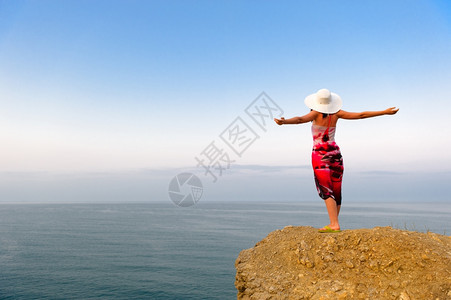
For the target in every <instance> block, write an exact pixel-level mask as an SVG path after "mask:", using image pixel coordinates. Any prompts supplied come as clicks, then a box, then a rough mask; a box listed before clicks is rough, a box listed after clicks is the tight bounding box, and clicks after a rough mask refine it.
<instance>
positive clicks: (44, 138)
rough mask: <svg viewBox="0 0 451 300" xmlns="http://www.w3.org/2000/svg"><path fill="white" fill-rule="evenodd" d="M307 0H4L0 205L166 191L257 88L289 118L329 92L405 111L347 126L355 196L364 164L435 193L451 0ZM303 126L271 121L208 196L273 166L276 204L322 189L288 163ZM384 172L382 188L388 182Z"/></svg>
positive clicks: (301, 140)
mask: <svg viewBox="0 0 451 300" xmlns="http://www.w3.org/2000/svg"><path fill="white" fill-rule="evenodd" d="M312 2H313V1H1V0H0V105H1V109H0V127H1V129H0V142H1V144H2V147H1V150H0V154H1V155H0V172H1V176H2V178H4V180H3V182H4V183H2V185H3V188H2V191H3V192H2V194H0V198H2V199H1V201H15V200H17V201H19V200H20V201H33V199H35V198H39V197H37V196H36V195H41V196H40V198H39V199H40V201H45V200H49V199H51V200H52V201H57V200H56V198H57V197H58V196H57V195H58V193H63V191H66V192H67V191H70V193H69V194H73V195H77V196H74V197H78V198H83V197H88V198H89V195H90V193H89V191H94V190H95V191H97V192H92V195H94V194H95V195H96V196H95V197H96V199H98V200H104V201H107V200H108V199H111V197H112V194H111V188H110V187H111V185H112V184H113V185H115V186H116V190H117V191H116V192H115V193H114V194H115V195H124V197H125V195H128V194H127V193H128V191H129V190H130V189H133V190H134V193H135V194H136V195H135V194H134V195H135V196H134V197H136V198H139V199H146V198H161V197H163V195H164V194H165V192H166V190H167V183H168V181H169V180H170V179H171V178H172V177H173V176H174V175H175V174H177V172H179V171H180V172H182V171H184V170H190V168H191V170H193V168H194V167H195V165H196V161H195V160H194V157H195V156H196V155H198V154H199V153H200V152H201V151H202V150H203V149H204V148H205V147H206V146H207V145H208V144H209V143H210V142H211V141H212V140H215V139H217V138H218V135H219V134H220V133H221V132H222V131H223V130H224V129H225V128H226V127H227V126H228V125H229V124H230V123H231V122H232V121H233V120H234V119H235V118H236V117H237V116H243V115H244V113H243V112H244V109H245V108H246V107H247V106H248V105H249V103H251V102H252V101H253V100H254V99H255V98H256V97H257V96H258V95H260V93H261V92H263V91H264V92H266V93H267V94H268V95H269V96H270V97H271V98H272V99H273V100H274V101H275V102H276V103H277V104H278V105H279V106H280V107H281V108H283V110H284V116H285V117H291V116H295V115H302V114H305V113H307V112H308V109H307V108H306V107H305V105H304V103H303V99H304V97H305V96H307V95H308V94H311V93H313V92H315V91H316V90H318V89H320V88H328V89H330V90H332V91H334V92H336V93H338V94H339V95H341V97H342V99H343V101H344V106H343V109H345V110H348V111H362V110H380V109H385V108H387V107H390V106H397V107H400V108H401V110H400V112H399V114H397V115H396V116H392V117H388V116H384V117H380V118H375V119H369V120H362V121H343V122H341V123H340V124H339V125H338V131H337V135H336V140H337V142H338V144H339V145H340V147H341V148H342V151H343V155H344V159H345V168H346V171H345V172H346V173H345V176H347V177H348V178H349V181H350V182H349V184H348V186H349V188H348V189H349V193H350V194H352V191H354V190H356V189H357V186H356V184H357V183H355V182H356V181H353V180H351V178H353V176H354V177H356V178H362V176H360V175H359V174H366V175H365V176H369V177H371V176H380V174H392V175H393V174H398V175H396V176H401V175H399V174H403V175H402V176H401V177H399V178H397V179H396V180H395V181H396V182H399V184H398V185H397V186H402V187H404V186H405V187H406V189H408V187H409V184H408V183H409V182H412V181H414V182H423V183H425V182H428V183H429V182H430V184H422V185H418V184H417V186H418V189H420V187H419V186H421V193H424V194H428V195H430V194H431V192H432V190H433V189H436V188H439V187H440V185H438V184H437V183H436V182H442V181H443V182H447V181H448V182H449V179H451V175H450V174H451V152H449V151H447V149H449V148H450V147H451V139H450V133H451V132H450V129H449V124H448V117H447V112H448V111H450V109H451V104H450V103H451V90H450V88H449V86H450V84H449V83H450V82H451V71H450V70H451V55H450V54H449V53H451V5H450V4H449V3H448V2H447V1H414V2H409V3H407V2H406V1H315V2H313V3H312ZM309 127H310V126H309V125H308V124H306V125H302V126H291V127H288V126H286V127H285V126H282V127H278V126H276V125H275V124H274V126H272V127H268V130H267V132H265V133H264V134H261V137H260V139H259V140H258V141H257V142H256V143H255V144H253V145H252V146H251V147H249V149H248V150H247V151H246V153H245V154H244V155H243V156H242V157H240V158H237V159H236V166H235V167H234V166H233V165H232V166H231V169H230V170H228V172H226V173H224V177H223V178H221V180H219V181H218V182H217V183H215V184H214V185H212V186H211V187H210V188H209V189H210V191H215V192H214V193H213V192H211V195H213V196H211V197H210V198H218V197H219V196H218V195H219V194H221V193H222V195H223V194H224V193H225V192H224V191H226V190H228V189H229V190H230V189H234V190H236V191H241V190H243V191H244V190H248V189H249V188H248V187H249V186H252V184H251V182H253V181H255V180H257V181H255V182H256V183H255V185H256V186H258V185H267V181H265V180H270V179H265V178H266V177H265V176H266V175H264V174H266V173H264V170H265V168H269V167H271V166H273V167H274V166H278V167H280V169H278V170H279V171H278V173H277V172H276V173H275V174H274V176H277V177H278V178H280V179H279V180H273V181H271V180H270V181H271V182H272V184H274V188H273V189H272V191H282V194H283V193H285V194H283V195H285V196H284V197H282V198H290V197H291V198H292V197H296V195H297V194H299V193H304V192H305V193H307V189H309V191H308V193H312V191H311V190H312V189H314V186H313V180H312V179H311V178H310V177H311V174H310V173H308V172H309V171H308V169H305V170H306V171H305V172H304V171H302V172H301V171H299V172H297V173H296V172H294V173H293V170H292V169H291V168H290V167H292V166H299V167H301V169H302V168H304V167H306V166H308V165H309V163H310V151H311V136H310V128H309ZM250 165H251V166H259V168H257V169H258V171H255V168H254V169H253V167H249V168H246V167H243V166H250ZM240 166H241V167H240ZM284 167H285V168H284ZM234 168H235V169H234ZM194 169H196V168H194ZM197 169H199V168H197ZM250 169H252V172H251V173H249V172H248V171H249V170H250ZM246 170H247V171H246ZM302 170H304V169H302ZM198 172H200V175H202V170H198ZM384 172H385V173H384ZM11 174H13V175H11ZM57 174H64V176H59V175H57ZM99 174H102V175H99ZM131 174H133V175H131ZM249 174H251V175H249ZM371 174H373V175H371ZM202 176H203V175H202ZM412 176H413V177H415V178H416V179H415V180H413V179H412ZM435 177H437V178H438V179H437V180H435V181H434V180H432V178H435ZM74 178H75V179H74ZM132 178H134V179H133V180H132ZM256 178H257V179H256ZM258 178H260V179H258ZM293 178H294V179H293ZM385 178H386V182H385V183H384V182H382V181H381V182H379V183H378V185H377V188H378V189H379V188H380V189H384V187H387V186H388V184H389V183H390V184H392V185H393V181H394V180H393V179H387V178H389V175H387V176H386V177H385ZM203 180H204V181H205V182H206V183H205V184H208V183H207V182H208V181H209V179H208V178H207V177H205V178H203ZM259 180H260V181H259ZM297 180H298V181H297ZM302 180H306V184H305V188H304V185H302V189H300V187H299V186H298V187H293V186H294V185H296V182H300V181H302ZM345 180H346V179H345ZM61 181H62V182H61ZM149 181H152V184H150V187H148V186H147V185H146V182H149ZM5 182H8V183H5ZM42 182H45V184H40V183H42ZM80 182H85V184H79V183H80ZM130 182H132V183H130ZM138 182H139V184H138ZM276 182H278V183H277V184H276ZM345 182H346V181H345ZM288 183H291V185H290V184H288ZM362 184H363V186H364V187H366V186H367V187H368V190H370V189H374V188H375V187H374V186H373V185H372V183H371V180H368V182H366V181H363V182H362V183H361V184H359V187H361V186H362ZM423 185H424V186H423ZM56 186H58V187H65V188H64V189H63V190H61V189H60V188H56ZM290 186H291V188H290ZM38 187H39V188H38ZM441 188H443V186H442V187H441ZM253 189H254V190H255V191H257V190H258V187H254V188H253ZM398 189H399V188H398ZM80 190H87V191H88V192H83V193H84V194H83V193H81V194H80ZM107 190H109V191H107ZM251 190H252V189H251ZM400 191H403V190H402V189H401V190H400ZM313 193H314V190H313ZM399 193H400V194H402V193H401V192H399ZM421 193H420V191H419V190H418V191H415V192H412V196H414V195H419V194H421ZM266 194H268V193H266ZM407 194H408V193H407ZM407 194H406V195H407ZM42 195H44V196H42ZM45 195H46V196H45ZM153 195H158V196H153ZM240 195H244V194H239V193H237V195H235V194H234V196H233V197H239V196H240ZM246 195H247V194H246ZM251 195H252V193H251ZM254 195H255V197H254V198H258V197H259V196H258V195H260V194H258V193H257V192H256V193H255V194H254ZM313 196H314V195H312V197H313ZM248 197H253V196H248ZM437 197H439V198H440V197H443V196H442V195H437ZM446 197H448V198H446ZM355 198H358V196H355ZM406 198H408V197H407V196H406ZM69 200H70V199H69ZM72 200H74V199H72ZM434 200H442V201H443V200H446V201H447V200H449V196H445V199H443V198H442V199H434Z"/></svg>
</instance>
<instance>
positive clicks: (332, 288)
mask: <svg viewBox="0 0 451 300" xmlns="http://www.w3.org/2000/svg"><path fill="white" fill-rule="evenodd" d="M235 267H236V270H237V271H236V278H235V286H236V288H237V290H238V294H237V297H238V299H259V300H260V299H371V300H373V299H384V300H386V299H402V300H409V299H410V300H413V299H451V237H449V236H444V235H440V234H436V233H431V232H429V233H420V232H412V231H406V230H398V229H393V228H391V227H375V228H373V229H357V230H344V231H342V232H340V233H318V231H317V229H315V228H312V227H293V226H287V227H285V228H284V229H282V230H275V231H273V232H271V233H270V234H269V235H268V236H267V237H266V238H264V239H263V240H261V241H260V242H258V243H257V244H256V245H255V246H254V247H253V248H250V249H246V250H243V251H241V252H240V254H239V256H238V258H237V259H236V262H235Z"/></svg>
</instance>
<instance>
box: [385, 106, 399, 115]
mask: <svg viewBox="0 0 451 300" xmlns="http://www.w3.org/2000/svg"><path fill="white" fill-rule="evenodd" d="M398 110H399V108H396V107H390V108H387V109H386V110H385V114H386V115H394V114H396V113H397V112H398Z"/></svg>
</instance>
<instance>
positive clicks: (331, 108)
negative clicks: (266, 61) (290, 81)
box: [274, 89, 399, 232]
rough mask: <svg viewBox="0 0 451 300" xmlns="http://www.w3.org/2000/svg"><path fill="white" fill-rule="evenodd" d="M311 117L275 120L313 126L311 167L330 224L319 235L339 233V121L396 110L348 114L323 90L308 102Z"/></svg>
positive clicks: (310, 97)
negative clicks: (337, 136) (336, 140)
mask: <svg viewBox="0 0 451 300" xmlns="http://www.w3.org/2000/svg"><path fill="white" fill-rule="evenodd" d="M305 104H306V105H307V107H309V108H310V113H308V114H306V115H305V116H302V117H294V118H291V119H285V118H283V117H282V118H280V119H276V118H275V119H274V121H275V122H276V123H277V124H278V125H283V124H302V123H307V122H312V135H313V151H312V166H313V172H314V176H315V184H316V189H317V190H318V194H319V196H320V197H321V198H322V199H324V202H325V203H326V207H327V212H328V214H329V220H330V224H329V225H327V226H324V227H323V228H321V229H319V232H340V231H341V230H340V224H339V223H338V214H339V213H340V207H341V180H342V177H343V158H342V156H341V153H340V148H339V147H338V145H337V144H336V143H335V140H334V137H335V128H336V125H337V121H338V119H347V120H356V119H365V118H371V117H377V116H382V115H394V114H396V113H397V112H398V110H399V109H396V108H395V107H391V108H388V109H386V110H381V111H365V112H360V113H357V112H347V111H344V110H341V106H342V101H341V98H340V96H338V95H337V94H335V93H331V92H330V91H329V90H327V89H321V90H319V91H318V92H317V93H315V94H311V95H309V96H307V97H306V98H305Z"/></svg>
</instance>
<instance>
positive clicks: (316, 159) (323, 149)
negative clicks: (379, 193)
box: [312, 115, 344, 205]
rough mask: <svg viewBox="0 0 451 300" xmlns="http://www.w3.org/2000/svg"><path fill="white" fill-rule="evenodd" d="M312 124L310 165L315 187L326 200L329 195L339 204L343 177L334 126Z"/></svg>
mask: <svg viewBox="0 0 451 300" xmlns="http://www.w3.org/2000/svg"><path fill="white" fill-rule="evenodd" d="M330 120H331V116H330V115H329V125H328V126H327V127H325V126H318V125H312V136H313V151H312V166H313V172H314V175H315V184H316V189H317V190H318V194H319V196H320V197H321V198H322V199H324V200H326V199H327V198H329V197H331V198H333V199H335V201H336V202H337V205H341V180H342V178H343V170H344V168H343V157H342V156H341V152H340V148H339V147H338V145H337V144H336V143H335V127H330Z"/></svg>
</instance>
